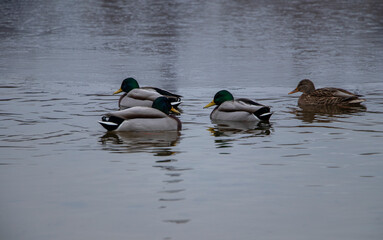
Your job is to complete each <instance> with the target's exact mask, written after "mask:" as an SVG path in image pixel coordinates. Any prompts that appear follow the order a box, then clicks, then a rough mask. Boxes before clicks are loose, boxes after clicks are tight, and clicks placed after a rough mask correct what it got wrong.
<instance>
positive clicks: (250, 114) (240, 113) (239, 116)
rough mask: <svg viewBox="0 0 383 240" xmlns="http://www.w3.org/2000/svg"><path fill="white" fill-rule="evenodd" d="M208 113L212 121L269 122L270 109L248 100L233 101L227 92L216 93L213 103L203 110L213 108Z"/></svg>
mask: <svg viewBox="0 0 383 240" xmlns="http://www.w3.org/2000/svg"><path fill="white" fill-rule="evenodd" d="M215 105H216V107H215V108H214V110H213V111H212V112H211V113H210V119H211V120H213V121H217V120H220V121H238V122H256V121H258V122H259V121H262V122H269V119H270V117H271V115H272V114H273V113H272V112H270V107H268V106H265V105H262V104H259V103H257V102H254V101H252V100H250V99H248V98H238V99H234V97H233V95H232V94H231V93H230V92H229V91H227V90H221V91H218V92H217V93H216V94H215V96H214V99H213V101H211V102H210V103H209V104H207V105H206V106H205V107H204V108H208V107H211V106H215Z"/></svg>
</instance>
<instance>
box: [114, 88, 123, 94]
mask: <svg viewBox="0 0 383 240" xmlns="http://www.w3.org/2000/svg"><path fill="white" fill-rule="evenodd" d="M120 92H122V89H121V88H120V89H118V90H117V91H115V92H114V93H113V94H117V93H120Z"/></svg>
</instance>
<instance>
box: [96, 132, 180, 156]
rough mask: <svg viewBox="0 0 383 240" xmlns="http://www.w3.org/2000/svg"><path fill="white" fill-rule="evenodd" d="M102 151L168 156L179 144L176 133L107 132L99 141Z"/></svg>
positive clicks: (178, 135)
mask: <svg viewBox="0 0 383 240" xmlns="http://www.w3.org/2000/svg"><path fill="white" fill-rule="evenodd" d="M99 142H100V143H101V144H102V145H103V146H104V150H107V151H110V152H116V153H122V152H130V153H132V152H147V151H148V150H149V151H151V152H153V153H154V155H155V156H170V155H173V154H175V153H176V152H175V151H174V150H173V147H174V146H176V145H177V144H179V142H180V133H179V132H177V131H163V132H115V131H112V132H107V133H106V134H105V135H103V136H102V137H101V138H100V141H99Z"/></svg>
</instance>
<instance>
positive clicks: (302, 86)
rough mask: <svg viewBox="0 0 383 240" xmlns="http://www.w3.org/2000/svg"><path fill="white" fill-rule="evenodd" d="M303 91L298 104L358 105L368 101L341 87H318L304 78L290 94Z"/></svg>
mask: <svg viewBox="0 0 383 240" xmlns="http://www.w3.org/2000/svg"><path fill="white" fill-rule="evenodd" d="M296 92H303V94H302V95H301V96H300V97H299V100H298V105H358V104H360V103H361V102H364V101H366V100H365V99H361V98H359V97H361V95H357V94H354V93H351V92H349V91H346V90H344V89H341V88H318V89H315V86H314V83H313V82H312V81H310V80H309V79H303V80H302V81H300V82H299V84H298V86H297V87H296V88H295V89H294V90H293V91H291V92H289V94H293V93H296Z"/></svg>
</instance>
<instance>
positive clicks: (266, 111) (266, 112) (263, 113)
mask: <svg viewBox="0 0 383 240" xmlns="http://www.w3.org/2000/svg"><path fill="white" fill-rule="evenodd" d="M254 115H255V116H256V117H257V118H258V119H259V120H261V121H264V122H268V121H269V119H270V117H271V115H273V113H272V112H270V108H269V107H263V108H261V109H259V110H258V111H256V112H255V113H254Z"/></svg>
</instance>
